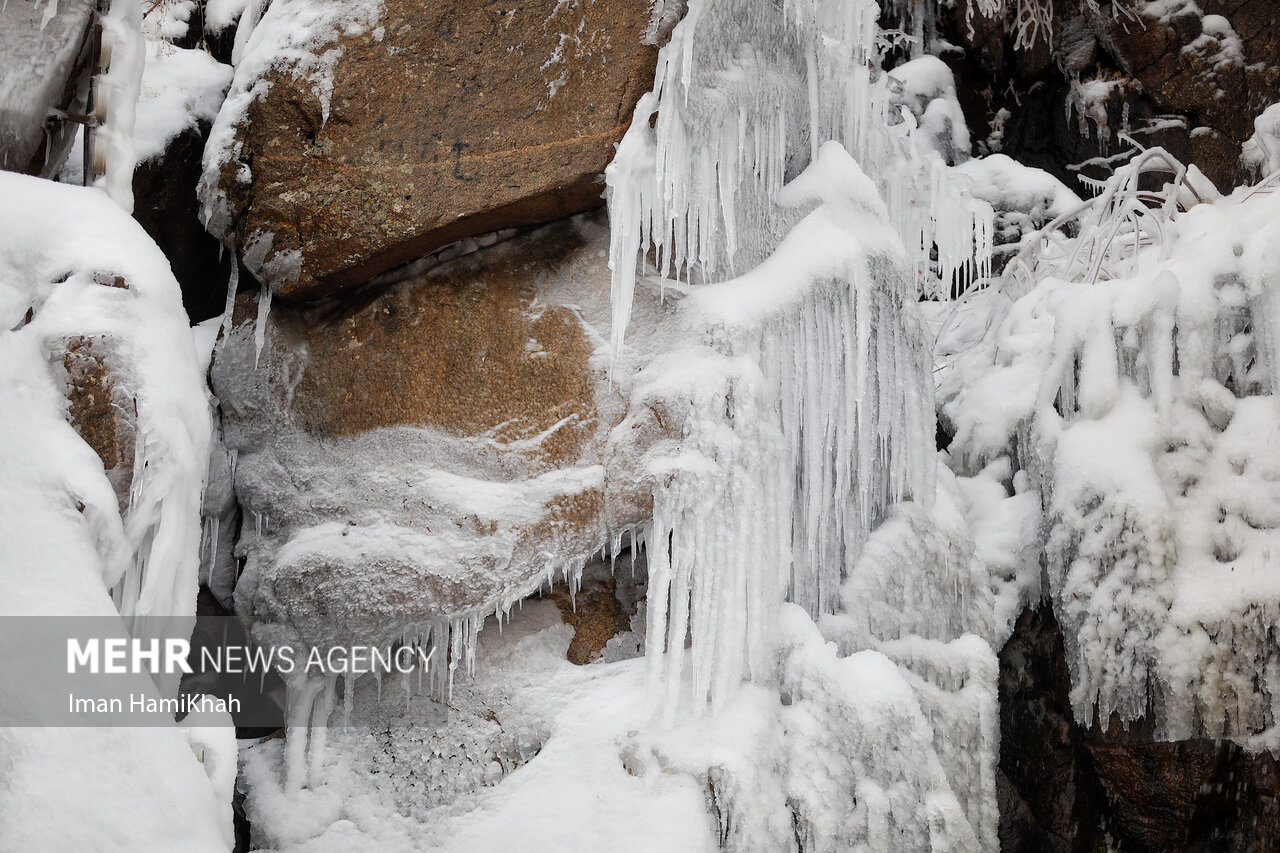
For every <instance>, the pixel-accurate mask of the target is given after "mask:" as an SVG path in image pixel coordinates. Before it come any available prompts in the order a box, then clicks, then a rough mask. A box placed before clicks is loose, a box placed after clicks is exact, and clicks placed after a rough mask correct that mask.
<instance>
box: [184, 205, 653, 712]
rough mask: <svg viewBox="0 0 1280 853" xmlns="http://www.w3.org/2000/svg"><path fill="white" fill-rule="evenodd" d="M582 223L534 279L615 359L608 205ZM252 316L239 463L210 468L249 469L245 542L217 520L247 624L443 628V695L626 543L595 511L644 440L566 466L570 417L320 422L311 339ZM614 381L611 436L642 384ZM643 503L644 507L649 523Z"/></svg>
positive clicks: (227, 414)
mask: <svg viewBox="0 0 1280 853" xmlns="http://www.w3.org/2000/svg"><path fill="white" fill-rule="evenodd" d="M564 227H565V226H564V225H563V224H562V225H560V226H557V228H559V229H561V230H563V229H564ZM575 227H576V228H578V229H579V230H577V231H576V232H575V233H576V235H577V236H578V237H580V238H581V239H582V248H581V249H580V250H579V251H578V252H577V253H576V254H574V255H573V257H572V258H571V259H570V260H569V261H567V262H566V264H565V266H564V268H563V269H559V270H556V271H554V272H549V273H547V274H546V275H544V276H542V277H540V278H539V279H538V280H537V281H536V282H534V283H535V284H536V286H537V288H538V300H537V304H538V305H540V306H541V305H562V304H565V303H566V301H568V300H570V299H572V308H573V311H574V313H575V315H576V316H577V317H578V318H579V319H580V320H581V321H582V324H583V326H582V328H583V331H584V333H585V334H586V335H587V337H588V339H589V340H591V341H592V342H593V343H594V345H595V346H596V347H597V352H596V354H595V356H594V357H593V361H594V362H595V363H596V364H597V365H598V366H600V367H603V364H604V363H605V362H606V361H607V354H606V352H605V346H606V344H605V338H606V332H605V329H606V327H607V322H608V316H609V313H608V312H609V308H608V303H607V293H605V292H603V291H601V290H599V289H594V290H593V289H589V288H584V287H583V286H582V284H581V282H582V280H583V279H584V278H586V279H587V280H592V279H595V280H602V273H603V272H604V271H605V261H604V257H603V252H602V251H601V250H602V249H603V247H604V246H605V245H607V239H608V234H607V231H606V229H605V228H603V227H602V225H601V224H600V223H599V222H598V221H596V220H595V219H593V218H592V217H591V216H586V217H581V218H579V219H578V220H577V222H576V226H575ZM526 239H529V240H537V239H539V236H538V234H537V233H536V232H535V233H534V234H533V235H530V236H529V237H528V238H526ZM457 262H458V263H466V260H465V259H460V260H459V261H457ZM414 284H415V283H414V282H406V283H402V284H398V285H396V286H397V287H412V286H414ZM653 303H654V304H653V305H652V306H649V307H650V308H652V309H653V310H652V311H650V310H648V309H646V310H645V311H642V312H640V314H641V318H642V319H643V320H644V323H642V326H645V327H646V329H647V331H644V330H642V334H641V336H640V337H643V336H644V335H652V334H653V329H652V326H653V325H654V320H653V318H652V317H650V316H648V315H650V314H657V313H659V311H660V308H659V306H657V305H656V300H653ZM252 314H253V312H252V309H250V314H249V315H247V316H245V317H243V320H242V322H240V323H239V324H238V325H235V326H233V327H232V328H231V329H230V331H229V333H228V336H227V338H226V341H225V343H224V345H223V346H222V347H221V349H220V350H219V351H218V354H217V357H216V358H215V361H214V365H213V369H212V372H213V383H214V387H215V388H216V389H217V391H218V393H219V395H220V397H221V399H222V403H223V431H222V440H223V443H224V445H225V448H226V450H225V454H226V458H225V459H224V460H222V461H218V460H215V462H214V463H211V470H225V469H227V468H231V467H234V481H235V491H236V497H237V501H238V504H239V506H240V507H241V510H242V511H243V513H244V516H243V519H242V520H241V522H240V528H239V535H238V538H237V536H236V534H235V531H233V530H228V529H227V528H226V527H224V526H223V521H219V522H218V527H217V529H216V530H217V535H216V536H214V535H212V534H213V533H214V531H213V530H209V531H208V532H207V538H206V555H209V554H211V552H212V550H213V544H212V543H213V541H215V540H216V542H217V545H216V550H217V553H218V554H219V555H227V554H229V553H230V552H231V550H232V548H234V553H235V557H236V558H238V559H239V560H242V561H243V565H244V571H243V574H242V575H241V576H240V578H239V581H238V584H237V587H236V592H235V599H236V607H237V610H238V612H239V613H240V615H241V617H242V619H244V621H245V622H246V623H250V624H259V625H260V627H259V628H255V629H254V630H255V631H274V632H285V634H286V635H287V636H289V637H290V638H291V639H292V640H293V641H295V642H302V643H308V644H310V643H314V644H318V645H325V644H329V643H344V644H345V643H353V642H354V643H374V642H385V641H397V640H399V639H401V638H402V637H403V638H409V639H415V638H418V639H421V638H423V637H424V633H425V632H426V631H427V630H428V629H429V630H430V631H431V632H432V634H433V637H434V638H435V639H438V640H439V644H440V650H441V651H440V655H441V659H443V658H444V649H446V648H448V649H451V651H450V653H449V654H450V661H451V663H452V664H453V666H452V667H446V666H442V667H439V668H438V669H437V670H436V671H435V674H436V675H439V676H441V678H440V679H439V680H436V679H435V675H433V677H432V679H431V680H429V681H428V682H427V683H426V689H427V690H428V692H432V691H434V693H433V695H437V696H440V697H443V696H444V695H446V694H447V693H448V692H449V690H450V689H451V686H452V685H453V684H456V683H457V682H458V681H459V680H460V679H461V676H462V675H463V674H464V673H465V672H466V671H467V670H468V669H469V667H470V663H471V661H472V660H473V659H474V654H475V641H476V631H477V629H478V626H479V625H480V624H482V623H483V620H484V619H485V617H486V616H489V615H491V614H493V613H495V612H498V613H501V614H502V615H503V617H504V618H505V616H506V615H507V614H508V611H509V609H510V608H511V607H512V606H513V605H514V604H516V603H517V602H518V601H519V600H521V599H522V598H524V597H525V596H528V595H529V594H531V593H534V592H536V591H537V590H538V588H539V587H540V586H541V585H542V584H543V583H544V582H546V581H548V580H550V579H552V578H554V579H555V580H556V581H557V582H559V581H566V580H567V581H568V582H570V583H571V584H572V583H574V582H576V578H577V575H578V573H579V571H580V570H581V569H582V567H583V565H584V564H585V563H586V562H587V561H588V560H589V559H590V558H592V556H593V555H595V554H596V553H598V552H599V551H600V550H601V549H602V548H605V547H606V546H608V545H609V544H610V543H611V540H612V539H613V538H614V535H613V533H611V531H609V530H606V529H605V522H604V521H603V520H602V519H603V518H604V517H605V513H606V510H600V509H596V508H592V507H595V506H596V504H598V503H599V502H602V501H604V502H607V501H608V500H610V497H609V495H611V494H613V492H611V491H610V490H611V489H613V486H612V485H611V483H610V480H609V477H610V474H611V472H616V471H617V470H619V468H623V467H625V470H627V471H628V472H630V471H635V470H636V469H637V467H638V466H635V465H632V464H631V463H630V462H629V461H628V459H629V457H630V456H631V455H637V454H638V453H639V452H640V451H639V450H638V449H637V448H636V447H631V446H626V447H623V446H619V447H614V448H610V449H609V451H608V453H607V454H605V455H604V456H603V458H602V455H601V453H599V452H598V451H597V450H596V449H594V448H595V446H596V445H591V446H590V447H589V449H588V451H586V452H585V453H584V455H582V456H581V457H580V458H577V459H573V460H569V461H568V462H564V463H560V464H551V463H549V462H547V461H546V459H545V457H544V456H543V454H542V452H541V449H542V448H543V446H544V443H545V441H546V440H547V439H548V438H549V437H553V436H554V435H555V429H556V428H557V427H556V426H555V425H553V426H552V427H551V428H549V429H546V430H543V431H541V432H535V431H534V430H532V429H527V428H524V427H521V426H520V425H519V424H502V425H498V426H495V427H494V428H491V429H488V430H485V431H481V432H477V433H475V434H470V435H466V434H462V435H460V434H455V433H453V432H449V431H446V430H444V429H437V428H431V427H425V426H414V425H401V426H394V427H385V428H380V429H375V430H368V431H365V432H361V433H357V434H355V435H343V436H325V437H317V436H314V435H310V434H308V433H307V432H306V430H304V429H303V428H302V427H301V426H300V425H299V424H298V422H297V421H296V419H295V417H294V414H293V411H292V400H293V392H294V389H296V388H297V387H298V384H299V383H300V382H301V381H302V379H303V376H304V374H305V371H306V370H307V369H308V364H309V357H310V356H309V355H308V351H307V348H306V346H295V345H294V344H293V343H290V341H291V340H292V338H291V337H290V336H291V335H292V334H293V331H292V329H291V328H282V327H281V326H280V324H283V323H287V322H289V320H288V317H293V315H287V316H286V315H285V314H284V313H273V314H271V315H270V316H269V317H267V318H265V320H264V322H263V323H262V324H261V325H259V323H257V322H256V321H255V320H254V319H253V316H252ZM646 318H647V319H646ZM259 328H261V329H262V330H263V334H262V336H261V340H262V342H263V348H262V350H261V356H260V357H259V356H258V355H257V352H256V350H257V346H256V344H257V342H256V340H255V338H256V337H257V334H256V332H257V330H258V329H259ZM255 363H256V368H255ZM614 380H615V384H613V385H610V384H608V383H606V382H605V381H604V380H603V375H602V374H601V381H600V382H598V384H597V388H596V397H595V406H596V414H597V416H598V418H599V422H600V425H598V426H597V427H596V428H597V429H598V430H600V436H599V439H600V441H599V444H600V445H603V444H604V441H603V439H604V436H605V431H606V430H607V429H608V424H610V423H615V422H616V420H620V414H617V412H618V411H619V410H620V409H621V407H622V405H624V403H625V399H624V398H622V397H621V393H622V391H623V390H624V389H626V388H629V385H630V379H629V374H628V372H627V371H620V372H619V373H617V374H615V377H614ZM568 417H573V415H569V416H568ZM228 476H230V472H228ZM207 497H208V495H207ZM579 501H581V502H584V503H585V504H586V505H587V506H588V507H589V510H588V514H587V517H588V522H587V523H581V524H579V523H577V522H573V523H565V522H564V520H563V517H564V510H565V507H574V506H581V504H578V503H575V502H579ZM211 508H212V504H211ZM627 511H628V512H630V510H627ZM640 512H641V510H635V511H634V513H633V515H632V516H629V517H631V518H633V519H634V520H635V521H639V520H640V518H641V517H642V516H640V515H639V513H640ZM610 517H612V516H610ZM592 520H594V522H593V521H592ZM207 523H209V524H210V527H212V523H211V520H210V522H207ZM232 523H233V522H232ZM622 532H623V531H616V533H617V534H618V536H619V538H620V537H621V534H622ZM530 542H535V543H537V544H536V546H531V545H529V544H528V543H530ZM619 544H620V543H619ZM229 559H230V558H229V557H224V556H219V557H218V565H219V566H225V567H226V568H227V570H230V571H234V561H231V562H229V563H228V562H224V561H225V560H229ZM620 570H621V569H620ZM435 639H432V640H431V642H435ZM455 641H456V642H457V643H458V645H457V647H456V648H455V647H454V645H453V644H454V643H455ZM455 668H456V669H455ZM312 699H316V696H312Z"/></svg>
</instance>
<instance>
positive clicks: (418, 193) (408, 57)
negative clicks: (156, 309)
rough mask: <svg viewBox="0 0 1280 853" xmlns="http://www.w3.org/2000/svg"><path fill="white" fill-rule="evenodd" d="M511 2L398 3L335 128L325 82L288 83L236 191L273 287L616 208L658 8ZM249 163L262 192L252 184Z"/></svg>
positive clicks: (277, 76)
mask: <svg viewBox="0 0 1280 853" xmlns="http://www.w3.org/2000/svg"><path fill="white" fill-rule="evenodd" d="M511 6H512V4H510V3H503V2H497V1H496V0H483V2H474V3H456V2H450V0H430V2H410V0H388V2H387V3H386V4H385V12H384V14H383V16H382V18H381V19H380V21H379V22H378V27H377V29H376V30H375V31H374V33H378V34H381V35H375V34H373V33H370V34H366V35H364V36H360V37H355V38H351V37H345V38H344V39H342V41H341V42H340V45H341V48H342V55H341V57H340V58H339V59H338V61H337V65H336V69H335V72H334V77H335V80H336V82H335V87H334V92H333V95H332V99H331V102H330V110H329V116H328V120H327V121H325V120H322V117H321V106H320V103H319V102H318V100H317V98H316V96H315V95H314V94H313V92H312V84H311V82H310V81H308V80H305V79H295V78H293V77H291V76H290V75H289V74H288V73H285V72H276V73H274V76H273V77H272V79H271V80H270V83H271V86H270V90H269V92H268V93H267V94H266V95H265V96H264V97H262V98H261V99H259V100H257V101H256V102H254V103H253V104H252V105H251V107H250V108H249V111H248V120H247V121H246V122H244V123H242V125H241V126H240V127H239V128H238V131H237V133H238V135H239V140H240V141H241V142H242V143H243V144H242V147H241V149H240V154H239V157H238V159H237V160H236V161H233V162H230V163H228V164H226V165H225V167H224V168H223V171H222V181H221V189H222V190H223V191H225V192H226V193H227V195H228V198H229V204H230V211H229V214H230V216H229V220H230V221H233V222H234V234H233V235H224V236H233V237H234V239H235V240H236V241H237V242H238V243H239V245H240V246H241V247H242V248H243V251H244V254H245V258H246V263H247V265H248V266H249V268H250V269H251V270H252V271H253V272H254V274H255V275H256V276H258V278H259V279H260V280H262V281H264V282H265V283H267V284H269V285H270V286H271V287H272V289H273V290H274V291H275V292H276V293H278V294H280V295H282V296H284V297H287V298H289V299H298V298H306V297H315V296H320V295H324V294H326V293H330V292H332V291H334V290H336V289H338V288H342V287H346V286H350V285H353V284H358V283H362V282H365V281H367V280H368V279H369V278H370V277H372V276H373V275H375V274H376V273H379V272H381V271H384V270H387V269H389V268H391V267H394V266H396V265H398V264H401V263H404V262H405V261H408V260H410V259H413V258H416V257H420V256H423V255H427V254H429V253H430V252H432V251H434V250H435V249H438V248H440V247H441V246H445V245H447V244H450V243H452V242H454V241H457V240H459V239H462V238H465V237H469V236H473V235H476V234H482V233H486V232H490V231H494V230H498V229H501V228H507V227H514V226H526V225H530V224H534V223H541V222H547V221H550V220H553V219H557V218H561V217H564V216H567V215H570V214H573V213H576V212H579V211H582V210H586V209H588V208H591V207H593V206H596V205H598V204H599V203H600V199H601V192H602V189H603V188H602V185H601V184H600V182H599V180H598V179H599V176H600V174H601V172H603V170H604V168H605V166H606V165H607V164H608V162H609V160H610V158H611V157H612V155H613V150H614V144H615V143H616V142H617V141H618V140H619V139H621V137H622V134H623V132H624V131H625V130H626V127H627V125H628V123H629V122H630V120H631V114H632V111H633V109H634V107H635V103H636V101H637V100H638V99H639V97H640V95H641V94H643V93H644V92H645V91H647V90H648V89H649V87H650V86H651V85H652V83H653V73H654V67H655V63H656V56H657V52H656V49H655V48H654V47H652V46H646V45H644V44H642V43H641V38H642V36H643V33H644V31H645V27H646V25H647V24H648V21H649V14H650V3H649V2H648V0H568V2H564V0H537V2H532V3H525V4H517V8H514V9H513V8H511ZM242 165H248V166H249V167H250V170H249V171H250V172H251V174H252V180H251V183H248V184H242V183H239V182H238V181H237V179H236V175H237V173H238V171H239V170H240V168H241V166H242ZM294 251H299V252H300V253H301V260H300V267H299V266H298V264H297V263H295V262H294V261H292V260H291V257H292V256H291V255H290V254H288V253H291V252H294Z"/></svg>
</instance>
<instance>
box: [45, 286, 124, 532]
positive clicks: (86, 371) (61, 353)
mask: <svg viewBox="0 0 1280 853" xmlns="http://www.w3.org/2000/svg"><path fill="white" fill-rule="evenodd" d="M110 278H111V279H116V278H118V277H115V276H112V277H110ZM120 281H121V283H123V279H120ZM59 343H60V345H59V346H58V347H56V348H55V352H54V358H55V360H58V361H60V362H61V366H62V368H63V371H65V389H66V395H67V404H68V406H67V416H68V418H70V420H71V425H72V426H73V427H75V430H76V432H78V433H79V434H80V437H81V438H83V439H84V440H85V442H86V443H87V444H88V445H89V446H90V447H92V448H93V450H94V452H95V453H97V454H98V457H99V458H100V459H101V460H102V467H103V468H104V469H105V470H106V473H107V479H108V480H110V481H111V486H112V488H114V489H115V493H116V499H117V500H118V501H119V503H120V514H121V515H123V514H124V513H125V511H126V510H127V509H128V508H129V488H130V486H132V485H133V460H134V451H135V441H136V434H137V420H138V406H137V402H136V401H135V400H134V397H133V394H132V393H131V392H130V391H129V387H128V382H127V381H126V378H125V376H124V375H123V373H122V371H121V369H120V364H119V363H120V362H121V361H122V359H121V358H120V357H119V355H118V354H117V352H116V346H115V345H114V342H113V341H112V340H111V339H110V338H108V337H106V336H104V335H99V336H86V335H76V336H74V337H71V338H66V339H64V340H62V341H60V342H59Z"/></svg>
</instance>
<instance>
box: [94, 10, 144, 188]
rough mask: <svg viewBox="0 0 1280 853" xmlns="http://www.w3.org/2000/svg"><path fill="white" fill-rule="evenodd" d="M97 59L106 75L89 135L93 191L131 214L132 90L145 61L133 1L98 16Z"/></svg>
mask: <svg viewBox="0 0 1280 853" xmlns="http://www.w3.org/2000/svg"><path fill="white" fill-rule="evenodd" d="M102 58H103V61H104V63H105V64H106V69H107V70H106V73H105V74H102V75H100V76H99V77H98V80H97V83H96V86H97V93H96V100H97V105H96V111H97V116H98V122H99V124H98V126H97V127H96V128H95V129H94V131H93V136H92V138H93V162H94V171H95V172H96V173H97V179H96V180H95V182H94V184H95V186H99V187H102V188H103V189H104V190H106V192H107V195H109V196H111V198H112V199H114V200H115V201H116V203H117V204H119V205H120V206H121V207H123V208H124V209H125V210H126V211H129V212H132V211H133V167H134V164H135V161H136V159H137V157H136V154H135V151H134V142H133V123H134V114H135V112H136V111H137V108H138V89H139V86H140V85H141V82H142V67H143V64H144V63H145V62H146V44H145V41H144V39H143V37H142V7H141V6H140V5H139V4H138V3H136V2H134V0H112V3H111V6H110V8H108V10H107V13H106V14H105V15H103V16H102Z"/></svg>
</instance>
